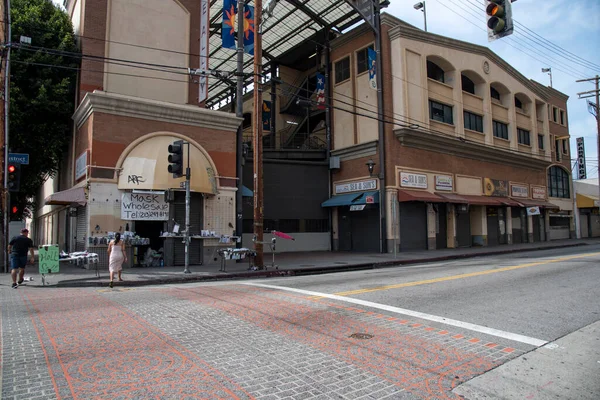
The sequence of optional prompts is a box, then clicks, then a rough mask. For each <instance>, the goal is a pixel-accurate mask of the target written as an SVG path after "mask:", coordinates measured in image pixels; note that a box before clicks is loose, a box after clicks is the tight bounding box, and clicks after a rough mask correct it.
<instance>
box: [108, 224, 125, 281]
mask: <svg viewBox="0 0 600 400" xmlns="http://www.w3.org/2000/svg"><path fill="white" fill-rule="evenodd" d="M124 262H127V255H126V253H125V243H124V242H123V241H122V240H121V234H120V233H118V232H117V233H116V234H115V239H114V240H111V241H110V243H109V244H108V271H109V274H110V283H109V286H110V287H113V278H114V276H115V272H116V273H117V276H118V278H119V281H120V282H123V279H121V271H123V263H124Z"/></svg>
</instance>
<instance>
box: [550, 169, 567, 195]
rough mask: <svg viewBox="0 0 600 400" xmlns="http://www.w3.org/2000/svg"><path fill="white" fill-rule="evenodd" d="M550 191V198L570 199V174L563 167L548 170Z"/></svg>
mask: <svg viewBox="0 0 600 400" xmlns="http://www.w3.org/2000/svg"><path fill="white" fill-rule="evenodd" d="M548 189H549V192H550V193H549V195H550V197H560V198H562V199H568V198H569V174H568V173H567V171H565V170H564V169H562V168H561V167H557V166H554V167H550V169H549V170H548Z"/></svg>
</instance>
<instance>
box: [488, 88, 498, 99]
mask: <svg viewBox="0 0 600 400" xmlns="http://www.w3.org/2000/svg"><path fill="white" fill-rule="evenodd" d="M490 96H492V99H496V100H498V101H500V92H499V91H497V90H496V89H494V88H493V87H491V86H490Z"/></svg>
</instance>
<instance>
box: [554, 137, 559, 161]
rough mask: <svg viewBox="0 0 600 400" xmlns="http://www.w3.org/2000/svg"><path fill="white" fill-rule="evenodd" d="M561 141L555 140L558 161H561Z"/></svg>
mask: <svg viewBox="0 0 600 400" xmlns="http://www.w3.org/2000/svg"><path fill="white" fill-rule="evenodd" d="M558 142H559V140H554V153H555V154H556V161H560V145H559V144H558Z"/></svg>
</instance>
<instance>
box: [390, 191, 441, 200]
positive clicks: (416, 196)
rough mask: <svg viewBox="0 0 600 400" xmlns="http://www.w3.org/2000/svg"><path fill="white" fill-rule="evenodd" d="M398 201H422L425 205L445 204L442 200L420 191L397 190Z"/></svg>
mask: <svg viewBox="0 0 600 400" xmlns="http://www.w3.org/2000/svg"><path fill="white" fill-rule="evenodd" d="M398 201H399V202H400V203H403V202H406V201H424V202H427V203H445V202H446V200H445V199H442V198H441V197H440V196H437V195H435V194H433V193H430V192H425V191H421V190H398Z"/></svg>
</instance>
